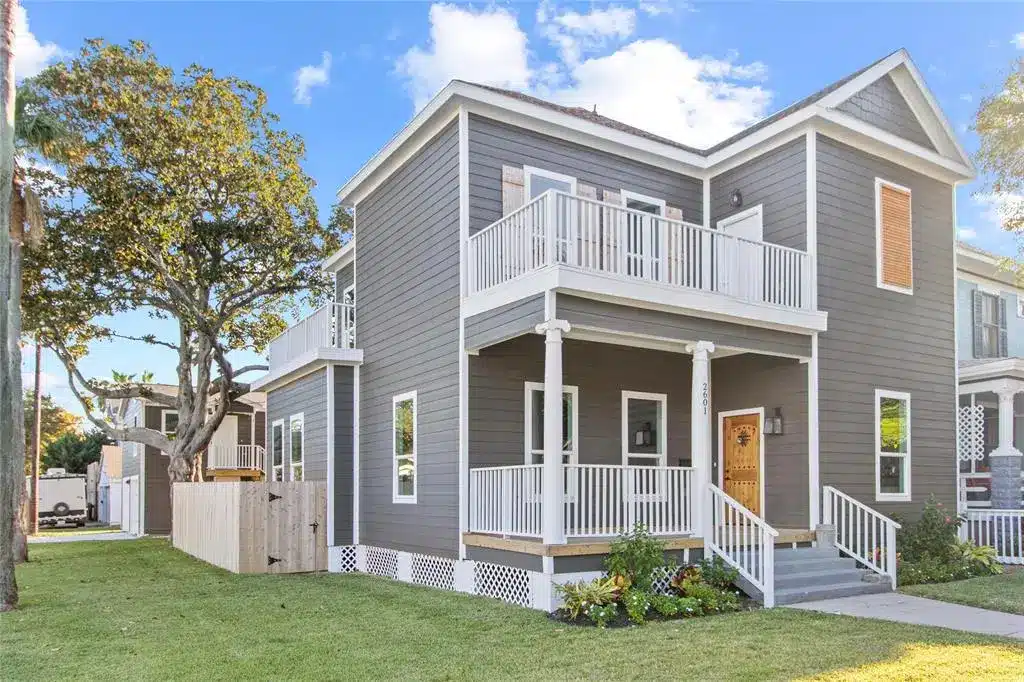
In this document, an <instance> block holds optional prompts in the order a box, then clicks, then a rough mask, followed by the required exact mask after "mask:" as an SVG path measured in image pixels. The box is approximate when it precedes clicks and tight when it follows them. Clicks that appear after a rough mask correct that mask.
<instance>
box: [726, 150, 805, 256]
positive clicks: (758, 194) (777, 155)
mask: <svg viewBox="0 0 1024 682" xmlns="http://www.w3.org/2000/svg"><path fill="white" fill-rule="evenodd" d="M736 190H739V191H740V193H741V194H742V195H743V205H742V206H741V207H740V208H733V207H732V205H731V204H730V197H731V196H732V194H733V192H735V191H736ZM758 204H761V205H762V210H763V220H764V240H765V241H766V242H769V243H771V244H779V245H781V246H788V247H790V248H793V249H800V250H806V248H807V143H806V141H805V140H804V138H803V137H801V138H799V139H796V140H793V141H792V142H790V143H788V144H784V145H782V146H781V147H778V148H776V149H773V150H771V151H770V152H768V153H766V154H763V155H762V156H759V157H757V158H756V159H753V160H752V161H748V162H747V163H745V164H743V165H741V166H737V167H736V168H733V169H732V170H729V171H726V172H725V173H722V174H721V175H717V176H715V177H714V178H712V179H711V226H712V227H714V226H715V225H717V224H718V221H719V220H722V219H724V218H728V217H729V216H730V215H732V214H734V213H739V212H742V211H746V210H749V209H751V208H753V207H754V206H757V205H758Z"/></svg>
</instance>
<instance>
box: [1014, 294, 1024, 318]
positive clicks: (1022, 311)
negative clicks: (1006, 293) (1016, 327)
mask: <svg viewBox="0 0 1024 682" xmlns="http://www.w3.org/2000/svg"><path fill="white" fill-rule="evenodd" d="M1013 297H1014V299H1016V301H1017V317H1024V296H1022V295H1021V294H1014V295H1013Z"/></svg>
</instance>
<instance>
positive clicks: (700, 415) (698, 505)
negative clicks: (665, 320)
mask: <svg viewBox="0 0 1024 682" xmlns="http://www.w3.org/2000/svg"><path fill="white" fill-rule="evenodd" d="M686 350H687V351H689V352H690V353H692V354H693V381H692V384H691V394H690V458H691V461H692V463H693V468H694V480H693V485H694V488H695V489H694V491H693V493H694V495H693V527H694V529H695V530H696V532H698V533H700V534H701V535H702V536H704V537H708V535H707V531H706V528H705V518H706V517H707V516H708V511H709V510H708V508H707V499H708V497H707V484H708V483H710V482H711V371H710V366H711V363H710V360H709V359H708V354H709V353H713V352H715V344H713V343H711V342H710V341H698V342H697V343H693V344H690V345H689V346H687V347H686Z"/></svg>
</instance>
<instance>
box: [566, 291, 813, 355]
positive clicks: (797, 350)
mask: <svg viewBox="0 0 1024 682" xmlns="http://www.w3.org/2000/svg"><path fill="white" fill-rule="evenodd" d="M557 301H558V305H557V311H558V317H559V318H560V319H565V320H568V321H569V323H570V324H573V325H580V326H585V327H589V328H594V329H605V330H609V331H614V332H624V333H631V334H646V335H650V336H656V337H660V338H663V339H670V340H673V341H713V342H714V343H715V344H716V345H720V346H723V347H724V346H728V347H731V348H740V349H745V350H753V351H760V352H764V353H781V354H786V355H798V356H803V357H807V356H809V355H810V353H811V341H810V337H808V336H806V335H801V334H793V333H791V332H782V331H777V330H774V329H763V328H761V327H750V326H746V325H741V324H733V323H731V322H721V321H718V320H708V319H704V318H699V317H689V316H686V315H677V314H674V313H667V312H663V311H660V310H648V309H646V308H633V307H630V306H624V305H617V304H614V303H605V302H604V301H595V300H592V299H588V298H581V297H578V296H567V295H563V294H559V295H558V299H557Z"/></svg>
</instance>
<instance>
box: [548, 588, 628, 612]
mask: <svg viewBox="0 0 1024 682" xmlns="http://www.w3.org/2000/svg"><path fill="white" fill-rule="evenodd" d="M555 591H556V592H557V593H558V594H559V595H561V597H562V610H563V611H565V612H566V613H568V614H569V617H570V618H572V619H573V620H576V619H577V618H579V615H580V613H586V612H587V609H589V608H590V607H591V606H604V605H606V604H611V603H613V602H614V601H615V600H616V599H618V596H619V589H618V588H617V587H616V586H615V581H614V580H612V579H611V578H598V579H597V580H592V581H591V582H589V583H588V582H584V581H582V580H581V581H580V582H578V583H567V584H565V585H555Z"/></svg>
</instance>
